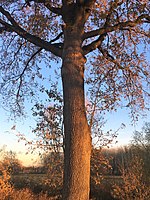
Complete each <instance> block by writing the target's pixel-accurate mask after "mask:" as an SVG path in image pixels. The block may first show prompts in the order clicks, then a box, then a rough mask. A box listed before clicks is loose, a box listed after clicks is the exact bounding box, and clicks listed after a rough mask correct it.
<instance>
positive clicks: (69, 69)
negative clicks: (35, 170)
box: [0, 0, 150, 200]
mask: <svg viewBox="0 0 150 200" xmlns="http://www.w3.org/2000/svg"><path fill="white" fill-rule="evenodd" d="M0 3H1V6H0V24H1V25H0V32H1V34H2V37H1V39H0V42H1V49H2V51H1V56H2V57H1V58H2V59H1V61H0V69H1V78H0V81H1V85H0V91H1V93H2V94H3V95H4V100H3V103H4V104H3V105H4V106H8V105H9V107H10V108H11V110H12V111H13V112H15V113H16V114H18V115H20V114H22V111H23V102H24V101H25V99H28V100H30V99H31V97H33V98H34V97H35V93H36V92H37V93H39V91H43V90H44V85H40V87H39V86H38V83H39V81H38V78H40V79H42V80H43V82H44V76H45V77H47V76H46V74H45V73H44V71H43V69H44V67H43V63H42V64H40V62H41V59H43V61H44V62H45V63H46V64H47V65H48V66H50V63H49V61H50V60H56V59H57V57H58V60H59V58H61V59H62V67H61V78H62V84H63V120H64V147H65V149H64V190H63V191H64V196H63V198H64V199H65V200H67V199H69V200H73V199H80V200H82V199H83V200H87V199H88V198H89V182H90V181H89V177H90V155H91V126H89V125H88V122H87V117H86V110H85V94H84V93H85V92H84V82H86V83H87V84H90V87H88V88H89V97H87V99H88V101H89V103H90V105H91V112H92V115H91V116H92V118H93V116H94V114H93V113H97V112H99V113H101V114H102V113H104V112H106V111H110V110H115V109H116V107H117V106H122V107H123V106H126V107H129V108H131V115H132V116H133V117H135V116H137V115H138V113H139V110H141V109H143V108H145V107H146V106H147V104H146V98H145V97H146V96H148V95H149V94H148V92H147V91H148V90H147V89H146V87H147V86H148V84H149V80H150V79H149V63H148V62H147V60H146V58H147V57H146V56H147V55H146V51H147V47H148V42H149V28H148V24H149V22H150V15H149V14H150V8H149V6H150V5H149V1H148V0H143V1H137V0H135V1H134V0H132V1H126V0H108V1H107V0H101V1H99V0H97V1H96V0H77V1H73V0H62V1H57V0H55V1H51V0H50V1H48V0H33V1H32V0H26V1H23V0H22V1H13V0H9V1H0ZM140 45H142V49H143V50H142V52H141V50H140V48H139V46H140ZM35 56H36V59H35ZM86 61H87V62H86ZM85 63H86V64H85ZM54 68H55V66H54ZM49 71H50V70H49ZM36 89H37V90H36ZM135 114H136V115H135ZM92 118H91V121H92Z"/></svg>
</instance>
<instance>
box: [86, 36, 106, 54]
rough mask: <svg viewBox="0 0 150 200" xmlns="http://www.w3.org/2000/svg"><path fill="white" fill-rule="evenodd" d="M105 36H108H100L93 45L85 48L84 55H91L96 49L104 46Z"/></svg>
mask: <svg viewBox="0 0 150 200" xmlns="http://www.w3.org/2000/svg"><path fill="white" fill-rule="evenodd" d="M105 36H106V34H102V35H101V36H99V38H98V39H97V40H95V41H93V42H92V43H91V44H89V45H86V46H83V48H82V49H83V53H84V55H86V54H88V53H90V52H91V51H93V50H95V49H96V48H98V47H99V46H100V45H101V44H102V42H103V40H104V38H105Z"/></svg>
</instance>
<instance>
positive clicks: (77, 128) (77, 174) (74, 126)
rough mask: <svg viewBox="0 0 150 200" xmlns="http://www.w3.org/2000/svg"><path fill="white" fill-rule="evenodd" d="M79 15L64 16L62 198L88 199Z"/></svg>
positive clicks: (87, 132) (88, 140)
mask: <svg viewBox="0 0 150 200" xmlns="http://www.w3.org/2000/svg"><path fill="white" fill-rule="evenodd" d="M75 9H76V8H69V11H70V14H71V15H72V13H73V14H74V15H75V13H77V12H76V11H75ZM67 13H68V12H67ZM82 14H84V11H83V13H82V12H80V14H79V13H78V14H77V15H78V17H76V20H75V21H73V18H72V17H71V16H70V18H67V19H66V18H65V19H64V21H65V22H66V24H65V26H64V36H65V39H64V48H63V56H62V59H63V63H62V82H63V96H64V132H65V140H64V143H65V151H64V188H63V199H64V200H88V199H89V191H90V155H91V135H90V129H89V126H88V123H87V118H86V111H85V96H84V64H85V62H86V59H85V57H84V55H83V52H82V48H81V44H82V34H83V31H84V28H83V27H84V26H83V23H84V22H83V20H81V19H82ZM67 17H68V15H67Z"/></svg>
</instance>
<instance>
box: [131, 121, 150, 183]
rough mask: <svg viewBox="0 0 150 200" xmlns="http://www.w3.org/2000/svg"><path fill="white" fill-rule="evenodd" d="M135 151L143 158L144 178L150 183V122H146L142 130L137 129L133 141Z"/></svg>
mask: <svg viewBox="0 0 150 200" xmlns="http://www.w3.org/2000/svg"><path fill="white" fill-rule="evenodd" d="M130 148H131V151H133V152H134V153H135V154H136V155H137V156H138V157H139V158H140V159H142V160H143V178H144V180H145V182H147V183H148V184H149V183H150V177H149V174H150V168H149V166H150V123H149V122H146V123H145V124H144V126H143V127H142V130H141V131H135V132H134V134H133V139H132V143H131V147H130Z"/></svg>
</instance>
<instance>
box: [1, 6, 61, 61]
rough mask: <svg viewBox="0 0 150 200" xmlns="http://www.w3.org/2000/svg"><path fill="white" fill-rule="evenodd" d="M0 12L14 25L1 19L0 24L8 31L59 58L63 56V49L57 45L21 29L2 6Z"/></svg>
mask: <svg viewBox="0 0 150 200" xmlns="http://www.w3.org/2000/svg"><path fill="white" fill-rule="evenodd" d="M0 12H1V13H2V14H3V15H5V17H7V19H8V20H9V21H10V22H11V24H12V25H11V24H9V23H7V22H5V21H3V20H1V19H0V23H1V24H2V25H3V26H5V27H6V28H7V29H9V30H11V31H12V32H15V33H17V34H18V35H19V36H21V37H23V38H24V39H26V40H27V41H29V42H31V43H33V44H35V45H36V46H39V47H41V48H43V49H45V50H46V51H50V52H51V53H53V54H54V55H56V56H59V57H61V56H62V49H61V48H58V46H56V45H55V44H51V43H50V42H47V41H45V40H42V39H41V38H39V37H37V36H35V35H32V34H30V33H28V32H26V31H25V30H24V29H23V28H21V27H20V26H19V25H18V23H17V22H16V21H15V20H14V19H13V17H11V15H10V13H9V12H7V11H6V10H4V9H3V8H2V6H0Z"/></svg>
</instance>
